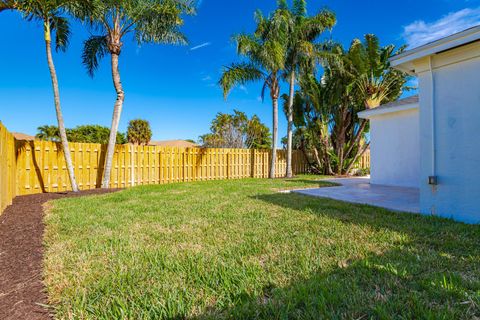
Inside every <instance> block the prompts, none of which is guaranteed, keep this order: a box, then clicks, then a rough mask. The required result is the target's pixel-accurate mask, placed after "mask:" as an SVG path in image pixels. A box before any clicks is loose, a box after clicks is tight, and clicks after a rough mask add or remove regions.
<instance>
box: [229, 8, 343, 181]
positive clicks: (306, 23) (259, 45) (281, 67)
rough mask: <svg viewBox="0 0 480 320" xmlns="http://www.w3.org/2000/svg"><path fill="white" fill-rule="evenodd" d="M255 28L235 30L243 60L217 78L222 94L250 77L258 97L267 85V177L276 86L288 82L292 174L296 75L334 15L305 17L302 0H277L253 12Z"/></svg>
mask: <svg viewBox="0 0 480 320" xmlns="http://www.w3.org/2000/svg"><path fill="white" fill-rule="evenodd" d="M255 20H256V22H257V28H256V30H255V32H254V33H253V34H252V35H249V34H239V35H236V36H234V40H235V41H236V43H237V52H238V54H239V55H240V56H242V57H243V58H245V60H246V61H245V62H241V63H234V64H232V65H230V66H228V67H226V68H225V70H224V72H223V75H222V77H221V79H220V85H221V87H222V88H223V91H224V94H225V96H227V95H228V93H229V92H230V90H231V89H232V87H233V86H235V85H242V84H245V83H247V82H250V81H262V82H263V89H262V92H261V97H262V99H264V98H265V91H266V90H267V89H268V90H269V94H270V98H271V100H272V114H273V126H272V127H273V130H272V131H273V137H272V146H271V147H272V154H271V164H270V173H269V176H270V178H273V177H274V176H275V160H276V150H277V145H276V143H277V140H278V101H279V99H280V91H281V90H280V89H281V88H280V87H281V84H282V81H283V80H284V79H288V82H289V86H290V94H289V104H288V107H287V112H286V113H287V118H288V137H289V140H288V144H287V172H286V176H287V177H291V176H292V130H293V97H294V88H295V81H296V75H297V73H298V72H299V71H300V70H301V69H304V68H306V67H307V66H311V65H312V64H314V61H315V60H316V58H317V56H318V52H317V51H318V50H317V46H316V45H315V43H314V42H315V40H316V39H317V38H319V37H320V36H321V35H322V33H323V32H325V31H326V30H328V29H331V28H332V27H333V26H334V24H335V22H336V19H335V15H334V14H333V13H332V12H330V11H328V10H322V11H321V12H319V13H318V14H317V15H315V16H312V17H309V16H308V15H307V11H306V1H305V0H294V1H293V7H292V8H289V7H288V5H287V2H286V0H279V1H278V6H277V9H276V10H275V11H274V12H273V13H272V14H271V15H270V16H269V17H265V16H264V15H263V14H262V13H261V12H260V11H257V12H256V13H255Z"/></svg>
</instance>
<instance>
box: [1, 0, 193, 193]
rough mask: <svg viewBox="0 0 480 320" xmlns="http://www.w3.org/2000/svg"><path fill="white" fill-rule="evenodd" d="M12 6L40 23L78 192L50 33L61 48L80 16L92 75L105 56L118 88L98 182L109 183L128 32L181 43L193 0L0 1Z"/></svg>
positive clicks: (64, 146)
mask: <svg viewBox="0 0 480 320" xmlns="http://www.w3.org/2000/svg"><path fill="white" fill-rule="evenodd" d="M6 10H15V11H18V12H20V13H21V14H22V16H23V17H24V18H25V20H27V21H35V22H40V23H41V25H42V26H43V37H44V41H45V48H46V57H47V63H48V67H49V70H50V76H51V80H52V89H53V96H54V104H55V111H56V115H57V122H58V133H59V136H60V140H61V143H62V149H63V152H64V156H65V161H66V165H67V170H68V174H69V178H70V182H71V186H72V190H73V191H78V186H77V183H76V180H75V173H74V170H73V163H72V158H71V155H70V149H69V146H68V139H67V132H66V129H65V124H64V120H63V115H62V111H61V104H60V92H59V86H58V77H57V72H56V69H55V64H54V61H53V55H52V33H53V34H54V35H55V41H54V44H55V49H56V50H57V51H65V50H66V48H67V46H68V43H69V37H70V19H77V20H79V21H81V22H82V23H83V24H84V25H85V26H86V27H87V28H88V29H89V30H90V31H91V32H92V33H94V35H92V36H91V37H90V38H89V39H87V40H86V41H85V43H84V49H83V55H82V58H83V64H84V65H85V67H86V69H87V72H88V73H89V74H90V75H91V76H93V75H94V72H95V70H96V69H97V68H98V66H99V63H100V60H101V59H102V58H103V57H105V56H107V55H110V58H111V70H112V79H113V86H114V89H115V91H116V93H117V99H116V101H115V104H114V111H113V116H112V125H111V129H110V136H109V140H108V147H107V156H106V164H105V172H104V177H103V181H102V187H104V188H108V186H109V182H110V172H111V167H112V162H113V154H114V148H115V144H116V140H117V133H118V124H119V122H120V116H121V112H122V106H123V102H124V99H125V92H124V90H123V87H122V83H121V79H120V71H119V67H118V65H119V57H120V54H121V51H122V47H123V44H124V43H123V41H124V40H125V39H126V38H127V37H129V36H131V37H133V39H135V40H136V42H137V43H138V44H144V43H155V44H186V42H187V40H186V38H185V36H184V35H183V34H182V33H181V31H180V27H181V26H182V24H183V20H182V15H184V14H194V13H195V6H194V1H193V0H0V12H2V11H6Z"/></svg>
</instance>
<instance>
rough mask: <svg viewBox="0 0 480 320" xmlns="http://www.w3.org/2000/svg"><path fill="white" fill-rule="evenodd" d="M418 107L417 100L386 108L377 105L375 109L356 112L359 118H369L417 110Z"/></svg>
mask: <svg viewBox="0 0 480 320" xmlns="http://www.w3.org/2000/svg"><path fill="white" fill-rule="evenodd" d="M418 108H419V103H418V102H415V103H410V104H404V105H400V106H395V107H388V108H382V107H379V108H375V109H369V110H365V111H361V112H359V113H358V117H359V118H361V119H371V118H374V117H378V116H381V115H386V114H392V113H398V112H404V111H410V110H417V109H418Z"/></svg>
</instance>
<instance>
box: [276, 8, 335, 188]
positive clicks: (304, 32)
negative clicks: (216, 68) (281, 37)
mask: <svg viewBox="0 0 480 320" xmlns="http://www.w3.org/2000/svg"><path fill="white" fill-rule="evenodd" d="M277 12H278V14H277V15H274V17H277V18H278V17H280V18H281V20H282V21H288V22H289V25H288V34H287V39H288V40H287V43H286V45H287V57H286V70H285V71H286V72H285V77H286V78H287V79H288V83H289V94H288V105H287V109H286V114H287V119H288V126H287V170H286V177H287V178H291V177H292V139H293V100H294V95H295V82H296V76H297V74H298V73H300V71H301V69H302V67H306V66H307V68H308V69H311V67H312V65H314V62H315V60H316V59H315V58H316V57H317V56H319V55H321V54H320V52H318V51H319V48H320V46H316V45H315V44H314V42H315V40H316V39H318V38H319V37H320V36H321V35H322V33H324V32H325V31H326V30H328V29H331V28H333V26H334V25H335V23H336V18H335V15H334V14H333V13H332V12H330V11H328V10H322V11H320V12H319V13H318V14H317V15H315V16H312V17H309V16H307V3H306V0H293V7H292V8H291V9H290V8H288V5H287V3H286V0H280V1H279V2H278V9H277ZM274 25H275V26H281V25H282V23H274Z"/></svg>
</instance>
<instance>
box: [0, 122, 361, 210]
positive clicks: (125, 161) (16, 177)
mask: <svg viewBox="0 0 480 320" xmlns="http://www.w3.org/2000/svg"><path fill="white" fill-rule="evenodd" d="M70 150H71V154H72V159H73V163H74V169H75V176H76V178H77V183H78V185H79V188H80V189H82V190H88V189H94V188H98V187H100V185H101V181H102V176H103V171H104V167H103V166H104V163H105V155H106V146H105V145H100V144H93V143H70ZM270 155H271V152H269V151H267V150H250V149H212V148H210V149H204V148H177V147H159V146H133V145H117V146H116V149H115V154H114V158H113V167H112V172H111V174H112V175H111V179H110V187H111V188H125V187H130V186H134V185H146V184H164V183H173V182H187V181H203V180H216V179H241V178H247V177H253V178H267V177H268V172H269V168H270ZM367 161H368V164H367ZM360 162H361V163H360V164H359V166H360V167H367V165H369V156H368V159H367V157H364V159H362V160H361V161H360ZM285 171H286V154H285V151H284V150H278V152H277V161H276V165H275V176H276V177H283V176H284V174H285ZM307 171H308V164H307V161H306V159H305V157H304V155H303V154H302V152H300V151H294V152H293V172H294V174H301V173H306V172H307ZM70 189H71V187H70V180H69V177H68V172H67V168H66V165H65V159H64V155H63V151H62V148H61V145H60V144H59V143H55V142H49V141H40V140H35V141H19V140H15V139H14V137H13V136H12V134H10V133H9V132H8V130H7V129H6V128H5V127H4V126H3V125H2V124H1V123H0V212H2V211H3V209H4V208H5V207H6V206H7V205H9V204H11V202H12V199H13V198H14V197H15V196H19V195H27V194H35V193H42V192H61V191H68V190H70Z"/></svg>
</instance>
